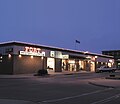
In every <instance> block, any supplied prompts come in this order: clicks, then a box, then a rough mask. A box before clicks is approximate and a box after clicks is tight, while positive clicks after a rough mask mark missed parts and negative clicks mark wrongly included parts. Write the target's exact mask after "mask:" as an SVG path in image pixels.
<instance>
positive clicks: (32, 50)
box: [25, 47, 41, 53]
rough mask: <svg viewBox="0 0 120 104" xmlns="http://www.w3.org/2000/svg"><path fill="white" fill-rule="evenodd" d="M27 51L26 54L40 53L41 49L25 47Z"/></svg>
mask: <svg viewBox="0 0 120 104" xmlns="http://www.w3.org/2000/svg"><path fill="white" fill-rule="evenodd" d="M25 51H26V52H34V53H40V52H41V49H40V48H32V47H25Z"/></svg>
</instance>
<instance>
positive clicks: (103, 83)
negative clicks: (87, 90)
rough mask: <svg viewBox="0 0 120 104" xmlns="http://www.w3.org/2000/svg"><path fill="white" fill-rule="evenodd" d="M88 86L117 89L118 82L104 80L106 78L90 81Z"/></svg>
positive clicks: (119, 83)
mask: <svg viewBox="0 0 120 104" xmlns="http://www.w3.org/2000/svg"><path fill="white" fill-rule="evenodd" d="M89 84H92V85H96V86H101V87H108V88H109V87H111V88H119V87H120V80H119V79H118V80H117V79H106V78H98V79H97V78H96V79H94V80H90V81H89Z"/></svg>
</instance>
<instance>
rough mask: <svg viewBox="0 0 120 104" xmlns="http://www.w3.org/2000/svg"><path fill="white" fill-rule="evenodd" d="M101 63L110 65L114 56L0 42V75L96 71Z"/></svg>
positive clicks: (112, 63) (21, 43)
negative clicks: (42, 71)
mask: <svg viewBox="0 0 120 104" xmlns="http://www.w3.org/2000/svg"><path fill="white" fill-rule="evenodd" d="M101 65H108V66H110V67H111V66H113V65H114V59H113V57H112V56H107V55H101V54H95V53H88V52H82V51H77V50H70V49H64V48H58V47H51V46H43V45H37V44H31V43H24V42H6V43H1V44H0V74H27V73H36V72H37V71H38V70H39V69H47V70H48V72H49V71H53V72H63V71H81V70H83V71H91V72H95V71H96V68H98V67H100V66H101Z"/></svg>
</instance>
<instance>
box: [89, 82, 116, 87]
mask: <svg viewBox="0 0 120 104" xmlns="http://www.w3.org/2000/svg"><path fill="white" fill-rule="evenodd" d="M88 83H89V84H91V85H94V86H99V87H106V88H116V87H113V86H108V85H102V84H96V83H93V82H88Z"/></svg>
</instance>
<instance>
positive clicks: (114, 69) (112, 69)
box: [96, 66, 116, 73]
mask: <svg viewBox="0 0 120 104" xmlns="http://www.w3.org/2000/svg"><path fill="white" fill-rule="evenodd" d="M115 71H116V68H113V67H108V66H101V67H100V68H97V69H96V72H99V73H100V72H115Z"/></svg>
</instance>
